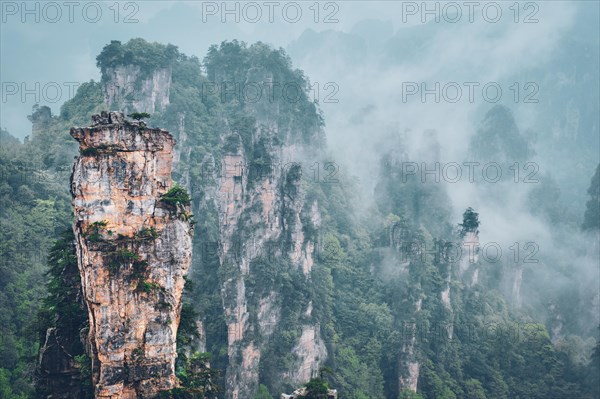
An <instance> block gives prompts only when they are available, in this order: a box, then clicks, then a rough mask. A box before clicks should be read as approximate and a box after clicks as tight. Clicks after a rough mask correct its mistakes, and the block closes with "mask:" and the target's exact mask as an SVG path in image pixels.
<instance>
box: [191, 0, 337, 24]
mask: <svg viewBox="0 0 600 399" xmlns="http://www.w3.org/2000/svg"><path fill="white" fill-rule="evenodd" d="M201 7H202V22H203V23H207V22H213V21H218V22H222V23H227V22H235V23H240V22H245V23H250V24H256V23H260V22H268V23H274V22H286V23H290V24H295V23H298V22H301V21H302V22H314V23H316V24H318V23H324V24H335V23H338V22H339V19H338V18H337V17H338V13H339V11H340V6H339V4H338V3H337V2H334V1H327V2H318V1H315V2H295V1H286V2H279V1H262V2H256V1H244V2H241V1H219V2H217V1H203V2H202V4H201Z"/></svg>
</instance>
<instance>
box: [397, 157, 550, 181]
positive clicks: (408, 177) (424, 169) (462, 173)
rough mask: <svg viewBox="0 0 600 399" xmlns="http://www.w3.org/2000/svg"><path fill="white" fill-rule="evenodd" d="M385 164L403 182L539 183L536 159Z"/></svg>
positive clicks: (538, 168)
mask: <svg viewBox="0 0 600 399" xmlns="http://www.w3.org/2000/svg"><path fill="white" fill-rule="evenodd" d="M386 166H388V167H392V170H399V171H400V176H401V182H402V183H408V182H415V181H416V182H420V183H440V182H444V183H458V182H468V183H480V182H485V183H498V182H500V181H503V182H505V181H509V180H510V181H512V182H513V183H539V182H540V181H539V180H538V178H537V173H538V172H539V170H540V167H539V165H538V164H537V163H535V162H523V163H520V162H513V163H512V164H504V163H499V162H493V161H492V162H477V161H465V162H462V163H458V162H429V163H428V162H421V163H417V162H404V161H399V162H393V163H392V162H390V163H388V164H387V165H386Z"/></svg>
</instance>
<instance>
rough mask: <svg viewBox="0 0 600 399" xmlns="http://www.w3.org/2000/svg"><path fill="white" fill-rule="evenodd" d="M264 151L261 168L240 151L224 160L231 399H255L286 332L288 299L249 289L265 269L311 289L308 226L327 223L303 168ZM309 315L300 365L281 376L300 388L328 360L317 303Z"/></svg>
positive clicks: (298, 346) (221, 199) (219, 198)
mask: <svg viewBox="0 0 600 399" xmlns="http://www.w3.org/2000/svg"><path fill="white" fill-rule="evenodd" d="M265 151H266V152H267V153H268V154H269V158H270V159H271V162H270V163H269V164H268V165H262V166H261V167H258V165H257V164H255V163H254V162H253V161H252V158H250V157H248V156H247V154H245V153H244V151H243V149H242V148H241V146H240V147H239V148H238V149H237V151H231V152H230V153H228V154H225V155H224V156H223V161H222V167H221V176H220V177H219V178H217V179H216V180H217V181H218V190H217V195H216V198H215V202H216V207H217V209H218V213H219V220H220V236H221V242H222V248H221V254H220V258H221V264H222V266H223V267H224V268H227V269H229V270H231V277H230V278H228V279H227V280H225V281H224V282H223V287H222V299H223V306H224V309H225V316H226V323H227V329H228V355H229V367H228V369H227V389H226V397H228V398H232V399H238V398H239V399H242V398H250V397H252V396H253V395H254V393H255V392H256V389H257V388H258V383H259V366H260V361H261V356H262V354H263V353H264V351H265V349H266V348H267V347H268V345H269V341H270V339H271V337H272V335H273V334H274V331H276V330H279V329H280V327H281V326H280V324H281V312H282V303H281V301H282V293H281V292H279V291H278V290H277V289H276V288H274V287H269V286H268V284H267V282H266V281H265V282H262V283H264V286H262V287H259V288H256V287H255V288H254V289H253V290H248V289H247V286H248V284H249V282H252V281H253V280H256V279H257V278H260V277H258V276H257V274H258V273H259V271H257V270H256V269H258V267H259V265H261V264H267V265H268V266H267V267H272V268H273V267H281V265H282V264H285V265H289V267H290V268H292V269H294V270H299V271H301V273H302V275H303V276H304V279H305V284H310V272H311V269H312V266H313V264H314V261H313V252H314V249H315V243H314V242H313V241H312V240H311V239H309V238H308V237H305V235H304V232H303V221H302V220H303V219H305V217H304V216H306V218H308V219H309V220H310V224H312V225H313V226H314V227H318V226H319V224H320V214H319V210H318V204H317V203H316V202H314V203H312V204H306V199H305V195H304V191H303V190H302V188H301V186H300V178H301V169H300V165H299V164H294V163H291V162H289V163H288V162H286V159H284V157H283V156H282V154H280V153H279V151H278V149H277V147H275V146H270V145H267V148H266V150H265ZM284 165H287V166H286V167H282V166H284ZM306 209H308V211H306ZM306 213H308V214H306ZM276 259H283V262H276V261H275V260H276ZM259 284H261V283H259ZM261 285H262V284H261ZM256 295H260V298H259V299H258V306H257V309H256V310H252V309H250V308H251V307H254V304H255V302H256V299H255V296H256ZM303 314H304V318H305V319H306V322H305V323H304V324H303V325H302V327H301V333H300V334H299V338H298V339H297V341H296V343H295V345H294V346H293V348H292V349H291V352H292V356H293V358H294V359H295V361H294V364H293V365H292V367H290V368H287V369H282V370H281V371H282V374H281V377H282V378H284V379H286V380H287V381H290V382H291V383H292V384H295V385H297V384H303V383H305V382H307V381H308V380H309V379H310V378H311V377H312V376H315V375H316V373H317V371H318V369H319V366H320V364H321V363H322V362H323V361H324V360H325V358H326V356H327V351H326V348H325V343H324V342H323V340H322V339H321V337H320V327H319V325H318V323H315V322H311V320H312V316H313V315H312V304H310V303H309V304H308V306H306V308H305V309H304V310H303Z"/></svg>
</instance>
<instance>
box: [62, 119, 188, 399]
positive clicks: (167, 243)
mask: <svg viewBox="0 0 600 399" xmlns="http://www.w3.org/2000/svg"><path fill="white" fill-rule="evenodd" d="M93 119H94V122H95V123H94V124H93V125H92V126H90V127H86V128H73V129H71V135H72V136H73V137H74V138H75V139H76V140H77V141H78V142H79V145H80V156H79V158H78V159H77V160H76V162H75V166H74V168H73V175H72V178H71V193H72V195H73V207H74V212H75V222H74V232H75V237H76V244H77V257H78V266H79V271H80V274H81V280H82V289H83V294H84V297H85V301H86V303H87V307H88V312H89V320H90V331H89V336H88V337H89V344H90V347H91V349H92V352H93V356H92V369H93V380H94V384H95V395H96V397H97V398H139V397H141V398H152V397H155V396H156V395H157V394H158V392H159V391H163V390H169V389H172V388H174V387H175V386H176V384H177V379H176V377H175V358H176V347H175V344H176V335H177V327H178V325H179V315H180V310H181V294H182V291H183V286H184V276H185V274H186V273H187V271H188V269H189V267H190V263H191V255H192V235H193V230H192V224H193V222H192V221H191V213H190V210H189V198H187V199H186V196H187V194H182V193H180V192H177V190H171V189H172V180H171V169H172V156H173V145H174V144H175V140H174V139H173V137H172V136H171V135H170V134H169V132H167V131H165V130H161V129H149V128H146V126H145V124H144V123H143V122H137V121H135V122H130V121H127V120H125V119H124V117H123V114H121V113H117V112H111V113H110V114H108V113H102V114H101V115H95V116H94V117H93ZM165 194H166V195H165Z"/></svg>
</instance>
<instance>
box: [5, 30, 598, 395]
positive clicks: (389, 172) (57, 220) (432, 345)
mask: <svg viewBox="0 0 600 399" xmlns="http://www.w3.org/2000/svg"><path fill="white" fill-rule="evenodd" d="M97 65H98V67H99V68H100V70H101V71H102V73H103V79H102V81H101V82H94V81H90V82H89V83H86V84H84V85H82V86H80V87H79V89H78V92H77V95H76V96H75V97H74V98H73V99H71V100H69V101H68V102H66V103H65V104H64V105H63V106H62V107H61V109H60V113H59V114H57V115H52V114H51V111H50V109H49V108H47V107H35V108H34V109H33V110H32V114H31V115H30V117H29V118H30V121H31V123H32V132H31V134H30V135H29V136H28V137H27V138H26V139H25V140H24V142H20V141H19V140H18V139H16V138H14V137H13V136H11V134H10V133H9V132H6V131H4V130H2V131H1V132H0V134H1V136H0V140H1V144H2V145H1V149H0V179H1V180H0V201H1V205H0V209H1V211H0V212H1V213H0V218H1V226H2V228H1V230H0V235H1V238H0V243H1V244H0V245H1V246H0V252H1V253H0V256H1V260H2V262H1V264H0V310H1V312H0V314H1V315H2V316H1V317H2V322H1V323H0V397H2V398H7V399H9V398H10V399H17V398H19V399H21V398H33V397H46V394H47V392H46V389H48V382H47V381H45V379H44V375H43V373H41V372H40V364H39V359H40V356H39V355H40V348H41V346H42V345H44V342H46V339H47V334H48V331H49V329H55V334H56V335H57V336H58V337H59V338H58V339H59V340H60V341H61V342H62V344H63V346H65V348H67V349H66V350H67V351H68V353H69V354H70V355H71V356H72V357H73V359H75V360H76V364H77V368H78V370H79V375H78V376H76V377H75V378H76V381H79V383H80V385H81V395H82V397H91V396H90V395H91V393H90V392H91V388H92V387H91V381H90V370H89V358H88V357H87V355H86V351H85V346H84V344H83V343H82V340H81V338H80V336H83V335H82V334H81V332H82V331H84V332H85V329H86V328H87V316H86V311H85V309H84V306H83V304H82V302H81V298H80V292H79V290H80V285H79V284H80V282H79V281H78V277H79V276H78V273H77V262H76V260H75V256H74V245H73V234H72V231H71V227H70V225H71V221H72V214H71V212H72V211H71V204H70V196H69V191H68V189H69V175H70V173H71V167H72V160H73V157H74V156H76V155H77V146H76V143H75V141H74V140H73V139H72V138H71V137H70V136H69V133H68V132H69V128H70V127H72V126H86V125H88V124H89V123H90V117H91V115H92V114H94V113H98V112H99V111H101V110H106V109H107V108H108V107H109V106H108V105H107V104H106V103H105V87H106V84H107V82H109V81H110V79H111V75H110V73H112V72H111V71H114V70H115V69H118V68H119V67H120V66H136V67H138V68H139V73H138V74H137V75H136V79H138V80H140V81H144V80H145V79H148V77H149V76H150V77H151V76H152V74H153V73H154V72H155V71H157V70H163V69H165V70H168V71H169V72H170V73H171V76H172V82H171V84H170V88H169V103H168V105H167V106H166V107H165V108H164V109H156V110H155V112H153V113H152V115H151V116H150V117H149V118H147V119H146V121H145V122H146V123H147V124H148V125H150V126H158V127H161V128H165V129H167V130H169V131H170V132H171V133H172V134H173V135H174V136H175V138H176V139H177V140H178V143H179V144H178V147H177V151H178V152H179V155H178V163H177V169H176V170H175V173H174V179H175V180H176V181H178V183H179V184H181V185H182V186H184V187H186V189H187V190H188V191H189V193H190V196H191V201H192V209H193V211H194V218H195V221H196V225H195V231H196V233H195V238H194V254H193V255H194V258H193V265H192V270H191V271H190V273H189V275H188V284H187V285H186V290H185V294H184V295H185V298H184V306H183V310H182V316H181V326H180V329H179V334H178V353H179V357H178V360H177V373H178V377H179V378H180V380H181V381H182V385H181V388H180V389H178V390H177V392H170V393H165V394H166V395H167V396H168V395H171V396H172V397H185V398H202V397H219V398H221V397H225V394H226V385H227V379H226V370H227V368H228V365H229V362H230V358H229V357H228V329H227V324H226V317H227V315H226V314H225V313H224V310H223V307H224V306H227V303H224V302H227V299H224V297H223V290H224V289H223V287H224V286H226V285H224V284H225V282H227V281H229V280H230V279H232V278H234V279H235V278H240V275H239V273H240V272H239V270H237V269H236V268H235V267H233V266H234V265H230V264H227V263H221V259H220V258H219V257H218V256H217V255H216V252H215V251H213V250H211V249H212V248H213V246H212V245H213V244H214V243H218V242H219V240H220V238H219V223H220V221H219V214H218V211H217V209H216V207H215V205H214V203H213V202H212V198H213V197H214V195H215V194H214V184H215V182H214V173H213V172H214V170H213V167H214V165H219V164H220V163H221V160H222V158H223V157H224V156H225V155H227V154H231V153H240V154H241V153H243V154H245V156H246V157H247V160H248V164H249V166H248V170H249V173H248V177H247V179H248V185H247V187H248V188H249V189H253V190H259V189H260V187H261V185H262V184H263V182H264V181H266V180H268V179H270V176H272V175H273V173H274V172H273V170H272V169H273V168H280V167H281V165H277V164H274V163H273V157H274V154H277V153H279V152H281V151H284V150H285V149H286V148H292V147H294V148H302V149H303V150H302V151H300V152H297V153H296V154H301V155H296V157H297V158H298V159H297V161H298V163H297V164H295V166H293V167H292V168H291V170H288V171H286V174H285V175H283V174H282V176H285V177H286V178H282V179H281V184H280V186H281V190H283V192H284V193H285V194H286V195H287V194H289V196H290V198H292V197H293V196H294V195H295V194H296V191H295V190H301V191H302V193H303V198H305V199H306V200H305V201H304V203H303V205H302V209H301V210H300V211H299V212H300V215H301V216H300V221H298V222H301V223H302V229H301V230H302V232H303V235H304V237H305V240H308V239H310V240H312V242H313V243H316V244H315V248H314V265H313V266H312V269H311V270H310V273H309V275H308V276H307V275H305V274H303V273H302V271H301V270H300V269H297V268H295V267H293V265H292V263H291V261H289V260H288V259H286V258H285V257H281V256H274V257H273V256H259V257H256V258H253V259H252V261H251V262H250V266H249V267H250V269H251V270H252V272H251V274H250V275H249V276H248V277H244V278H245V284H246V290H247V291H250V292H252V297H251V298H250V299H249V300H248V315H249V316H248V317H249V318H250V319H252V318H254V319H256V320H258V318H259V313H260V308H261V303H262V302H261V300H262V299H263V298H265V297H268V295H269V293H271V292H276V293H278V295H280V297H279V299H278V303H280V306H281V310H280V316H279V317H280V319H279V320H278V322H277V323H276V325H274V326H273V328H275V332H274V333H272V334H271V335H267V334H266V333H265V332H264V331H263V330H261V329H260V328H254V329H253V330H252V331H250V332H248V335H247V336H246V337H250V338H247V339H253V340H255V341H256V342H261V345H262V346H261V348H263V353H262V357H261V360H260V366H259V371H258V374H259V381H260V385H259V386H257V387H256V389H255V393H256V395H255V398H260V399H266V398H278V397H279V395H280V394H281V393H283V392H291V391H293V390H294V389H296V388H298V386H295V385H294V384H293V383H292V382H290V381H289V380H286V379H285V378H280V374H279V373H280V370H287V369H292V368H294V367H296V366H295V365H296V359H295V358H294V356H292V355H291V351H292V349H293V347H294V346H295V345H296V343H297V342H298V340H299V338H300V336H301V334H302V326H303V323H305V322H307V320H306V319H309V318H310V323H313V324H314V325H317V326H319V329H320V336H321V338H322V341H323V342H324V346H325V348H326V353H327V356H326V358H325V359H323V362H322V364H321V365H320V371H321V372H320V373H318V375H316V376H314V378H312V379H311V380H310V381H309V380H307V381H304V383H305V384H307V386H308V388H309V391H310V392H311V394H312V393H314V395H315V396H314V397H318V396H316V395H317V392H319V391H320V390H321V391H322V389H323V387H331V388H335V389H337V390H338V392H339V397H340V398H348V399H365V398H393V399H398V398H403V399H408V398H412V399H417V398H422V399H453V398H457V399H458V398H460V399H485V398H488V399H496V398H497V399H525V398H527V399H535V398H540V399H548V398H578V399H587V398H589V399H591V398H598V397H599V396H598V395H599V387H598V384H599V379H598V376H599V375H600V344H598V333H600V330H599V329H598V327H597V326H594V328H592V329H591V330H590V329H589V328H587V327H585V326H583V325H581V326H578V325H577V322H576V321H575V320H574V321H573V322H571V323H565V324H568V325H569V327H568V328H571V330H569V331H567V333H565V337H566V338H565V339H564V340H563V341H561V342H560V344H557V343H556V342H555V341H553V339H552V331H550V325H551V322H550V321H548V320H549V319H545V318H544V315H545V313H543V312H540V311H539V309H536V308H533V307H527V306H524V307H523V306H516V305H515V302H514V301H513V299H514V298H511V296H510V294H507V290H506V284H507V281H510V280H511V278H512V273H513V268H514V266H511V264H510V261H509V260H506V259H502V261H501V262H499V263H492V262H489V261H488V260H487V259H485V258H483V257H476V259H475V261H473V262H470V263H469V262H467V263H466V264H463V263H461V261H460V259H459V258H457V257H456V256H453V255H452V254H451V253H450V251H449V250H448V249H449V248H450V249H451V248H452V246H453V245H454V246H455V247H456V243H463V241H464V240H465V239H466V237H476V236H477V235H478V234H479V231H478V230H479V227H480V225H484V224H486V223H489V218H488V217H486V216H488V215H486V214H485V213H483V212H480V211H479V210H478V209H472V208H468V209H465V210H464V214H463V218H462V220H453V219H452V217H451V215H452V212H451V210H450V205H449V199H448V196H447V193H446V192H445V190H444V187H443V185H440V184H436V183H434V182H431V183H425V184H424V183H422V182H421V181H420V180H418V179H416V178H413V177H414V176H406V175H405V170H404V169H403V168H402V167H401V166H400V164H399V163H398V162H396V161H398V160H399V159H400V158H401V156H402V148H401V145H400V146H395V145H390V147H389V148H388V149H386V151H385V152H384V153H382V154H381V159H380V165H381V167H380V168H379V170H380V173H379V175H378V176H377V177H376V180H377V184H376V189H375V201H374V204H373V205H372V206H369V207H368V209H362V208H360V206H359V204H360V202H361V198H360V194H359V192H360V190H358V189H356V185H357V184H358V182H356V181H355V180H353V178H352V176H349V175H347V174H345V173H343V169H340V170H341V171H338V169H337V166H336V165H335V164H332V163H330V164H329V165H327V163H328V160H329V159H332V158H331V156H330V155H331V154H330V152H331V151H334V150H335V149H332V148H328V147H327V146H326V138H325V134H324V128H323V127H324V125H325V122H326V119H327V116H326V115H323V114H322V112H321V111H320V108H319V104H318V102H316V101H313V100H311V99H310V96H309V86H310V81H309V79H308V77H306V76H305V75H304V73H303V72H302V71H300V70H298V69H294V68H293V66H292V60H291V59H290V58H289V57H288V56H287V55H286V54H285V52H284V51H283V50H282V49H273V48H271V47H269V46H267V45H265V44H263V43H255V44H252V45H247V44H246V43H244V42H238V41H229V42H223V43H221V44H220V45H215V46H212V47H211V48H210V49H209V50H208V52H207V55H206V57H205V58H204V59H203V60H200V59H198V58H196V57H193V56H187V55H185V54H182V53H180V52H179V50H178V49H177V48H176V47H175V46H173V45H162V44H158V43H148V42H146V41H145V40H143V39H133V40H131V41H129V42H127V43H125V44H122V43H120V42H118V41H112V42H111V43H110V44H108V45H107V46H105V47H104V50H103V51H102V53H101V54H100V55H99V56H98V57H97ZM265 76H268V77H269V79H271V81H273V82H293V84H294V86H295V87H296V88H298V92H297V96H296V97H295V100H294V101H289V98H286V96H285V95H284V94H283V92H280V91H277V90H273V91H272V92H271V93H269V94H270V95H269V96H264V97H263V98H261V99H260V100H258V101H249V100H248V98H247V97H244V96H239V95H235V94H234V95H231V94H229V95H228V94H227V92H225V93H224V92H223V91H222V90H209V91H207V87H210V88H211V89H212V88H214V87H219V88H222V87H223V86H224V85H226V84H228V83H232V82H233V84H235V83H238V84H239V83H243V82H248V81H253V79H260V80H261V81H262V79H263V78H264V77H265ZM215 85H216V86H215ZM140 87H141V86H140ZM136 90H137V94H136V92H135V91H136ZM139 93H140V92H139V90H138V88H134V94H133V97H135V96H136V95H139ZM134 104H135V98H127V97H124V98H123V99H121V100H120V101H118V102H115V103H113V104H111V105H110V108H112V109H116V110H123V109H126V110H127V111H128V112H134V111H136V110H135V109H134ZM138 111H141V110H138ZM470 145H471V151H472V154H473V156H474V157H478V159H505V163H506V165H510V164H512V163H513V162H515V161H519V162H523V161H524V160H526V159H527V157H528V156H529V152H528V151H531V150H532V149H531V148H529V147H528V145H529V144H528V143H527V139H526V138H525V137H524V135H523V134H522V133H521V132H520V131H519V129H518V127H517V126H516V124H515V122H514V118H513V116H512V113H511V110H510V109H509V108H507V107H502V106H496V107H492V108H491V109H490V110H489V112H488V114H487V115H486V117H485V120H484V121H483V122H482V125H481V127H480V129H479V131H478V134H477V136H476V137H474V138H473V140H472V142H471V144H470ZM515 149H519V151H517V150H515ZM507 154H508V155H507ZM509 155H510V156H509ZM315 164H317V165H319V166H320V168H322V169H320V174H318V176H317V174H316V173H315V170H314V168H311V167H310V166H311V165H315ZM207 165H213V166H211V173H210V174H207ZM323 169H324V170H323ZM332 172H333V173H332ZM218 177H219V176H217V178H218ZM589 177H590V182H591V183H590V188H589V191H588V195H589V201H588V202H587V204H586V207H587V208H586V209H587V210H586V212H585V215H584V216H583V225H581V226H579V225H577V226H575V227H573V228H574V229H577V230H578V231H581V234H583V235H585V237H588V239H589V242H590V243H593V242H594V240H595V239H597V237H598V234H599V232H600V213H599V210H598V198H599V189H600V165H599V167H598V168H597V169H596V170H595V171H593V170H591V171H589ZM546 181H548V182H549V183H547V184H542V185H540V188H539V189H538V190H539V191H534V192H533V193H531V196H532V197H531V198H532V203H534V201H536V200H538V201H540V198H541V200H542V201H543V202H544V204H545V206H544V207H535V208H536V210H537V211H538V212H541V213H542V216H541V217H544V218H547V219H549V220H556V221H557V223H560V222H561V220H562V219H561V218H563V217H564V212H561V210H560V206H559V205H558V203H557V202H556V201H555V202H552V197H551V192H552V187H551V179H548V180H544V182H546ZM508 183H510V182H508ZM508 183H507V184H508ZM497 190H498V193H493V195H491V196H495V199H494V200H497V201H501V200H502V198H503V197H502V193H501V191H502V187H501V186H500V185H499V187H498V188H497ZM284 198H287V197H285V196H284ZM314 203H318V207H319V214H320V222H319V223H318V225H317V224H316V223H315V222H314V220H312V219H314V218H311V207H312V206H313V204H314ZM283 209H287V208H283ZM252 215H253V213H252V212H251V211H248V213H247V214H246V216H247V217H246V219H244V223H243V224H242V223H240V225H238V226H236V228H235V236H234V240H239V241H240V242H245V241H246V240H247V237H250V236H252V234H253V233H254V232H255V230H257V229H261V228H262V225H261V223H264V221H258V222H257V221H256V220H255V219H253V217H252ZM285 217H286V216H285V215H284V216H283V218H284V219H285ZM241 218H242V219H243V218H244V215H242V217H241ZM285 220H288V219H285ZM568 223H571V222H568V221H565V224H568ZM289 231H292V228H291V227H289V228H288V230H286V232H289ZM292 241H293V237H292V236H291V233H286V234H282V236H281V237H280V238H279V240H278V242H276V243H275V244H276V245H277V246H279V247H284V248H288V247H289V246H290V245H292ZM415 246H416V247H415ZM415 248H416V249H415ZM590 250H591V251H593V250H594V248H591V249H590ZM595 250H597V248H596V249H595ZM527 273H530V271H528V270H527V269H526V270H525V271H524V275H525V276H526V277H525V279H526V278H527V276H528V274H527ZM531 273H533V272H531ZM473 274H476V277H473ZM524 289H525V288H524ZM540 295H541V296H540V297H543V295H542V294H540ZM548 295H549V294H548ZM561 295H564V297H563V298H562V300H563V301H564V302H565V303H575V304H576V305H574V307H575V308H576V309H580V308H583V307H585V306H587V305H586V302H585V301H584V300H583V299H582V298H581V297H579V296H578V295H579V293H578V292H576V290H575V292H571V291H567V292H566V294H561ZM539 300H540V302H543V301H545V300H546V299H545V298H542V299H539ZM309 304H310V308H311V309H312V313H311V315H310V316H307V315H306V313H305V309H306V308H307V307H308V306H309ZM568 313H569V312H568V311H564V312H563V313H562V314H568ZM198 320H200V321H202V323H203V331H204V337H200V336H199V334H198V331H197V328H196V327H197V325H196V321H198ZM257 325H258V324H257ZM415 364H418V365H419V366H418V367H419V370H420V371H419V372H418V373H417V377H416V378H418V382H417V384H416V387H417V389H416V392H414V391H413V390H412V389H408V388H406V387H408V386H410V383H408V382H406V380H407V379H410V376H414V373H413V372H411V368H414V365H415ZM399 381H401V382H400V383H399ZM401 387H405V388H401ZM307 397H308V396H307ZM241 399H251V398H241Z"/></svg>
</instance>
